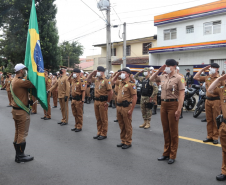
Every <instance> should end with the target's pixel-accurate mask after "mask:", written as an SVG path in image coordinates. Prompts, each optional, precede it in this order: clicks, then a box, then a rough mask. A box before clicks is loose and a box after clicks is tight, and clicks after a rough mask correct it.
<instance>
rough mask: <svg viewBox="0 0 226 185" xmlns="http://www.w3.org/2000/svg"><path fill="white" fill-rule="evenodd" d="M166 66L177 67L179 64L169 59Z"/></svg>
mask: <svg viewBox="0 0 226 185" xmlns="http://www.w3.org/2000/svg"><path fill="white" fill-rule="evenodd" d="M166 65H167V66H176V65H177V62H176V60H174V59H167V60H166Z"/></svg>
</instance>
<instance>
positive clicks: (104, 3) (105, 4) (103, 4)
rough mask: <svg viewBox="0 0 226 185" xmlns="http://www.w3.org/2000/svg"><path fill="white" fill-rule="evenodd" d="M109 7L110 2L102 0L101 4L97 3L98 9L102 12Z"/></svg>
mask: <svg viewBox="0 0 226 185" xmlns="http://www.w3.org/2000/svg"><path fill="white" fill-rule="evenodd" d="M109 7H110V3H109V0H100V1H99V3H97V8H98V9H99V10H100V11H103V10H108V9H109Z"/></svg>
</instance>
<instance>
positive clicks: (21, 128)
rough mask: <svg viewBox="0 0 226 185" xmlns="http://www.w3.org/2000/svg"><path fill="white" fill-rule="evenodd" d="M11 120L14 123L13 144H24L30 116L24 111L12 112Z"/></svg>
mask: <svg viewBox="0 0 226 185" xmlns="http://www.w3.org/2000/svg"><path fill="white" fill-rule="evenodd" d="M12 115H13V119H14V122H15V137H14V142H15V143H17V144H20V143H24V142H25V141H26V137H27V135H28V131H29V126H30V115H29V114H28V113H27V112H25V111H24V110H15V109H13V110H12Z"/></svg>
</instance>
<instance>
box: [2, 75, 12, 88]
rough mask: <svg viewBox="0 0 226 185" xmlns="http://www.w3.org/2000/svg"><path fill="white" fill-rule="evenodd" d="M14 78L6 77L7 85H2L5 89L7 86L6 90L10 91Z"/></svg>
mask: <svg viewBox="0 0 226 185" xmlns="http://www.w3.org/2000/svg"><path fill="white" fill-rule="evenodd" d="M12 80H13V79H12V78H6V80H5V85H4V86H3V87H2V88H3V89H4V88H6V91H10V84H11V82H12Z"/></svg>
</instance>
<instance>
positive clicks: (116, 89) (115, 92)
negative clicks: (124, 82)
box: [113, 70, 121, 122]
mask: <svg viewBox="0 0 226 185" xmlns="http://www.w3.org/2000/svg"><path fill="white" fill-rule="evenodd" d="M119 72H121V70H118V72H116V73H115V74H114V77H115V76H116V75H117V74H118V73H119ZM117 80H119V81H120V80H121V75H120V74H119V75H118V78H117ZM114 86H115V88H114V89H113V93H114V97H115V99H114V101H115V107H116V108H117V96H118V89H119V85H118V83H115V84H114ZM116 118H117V112H116ZM114 122H118V119H116V120H114Z"/></svg>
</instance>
